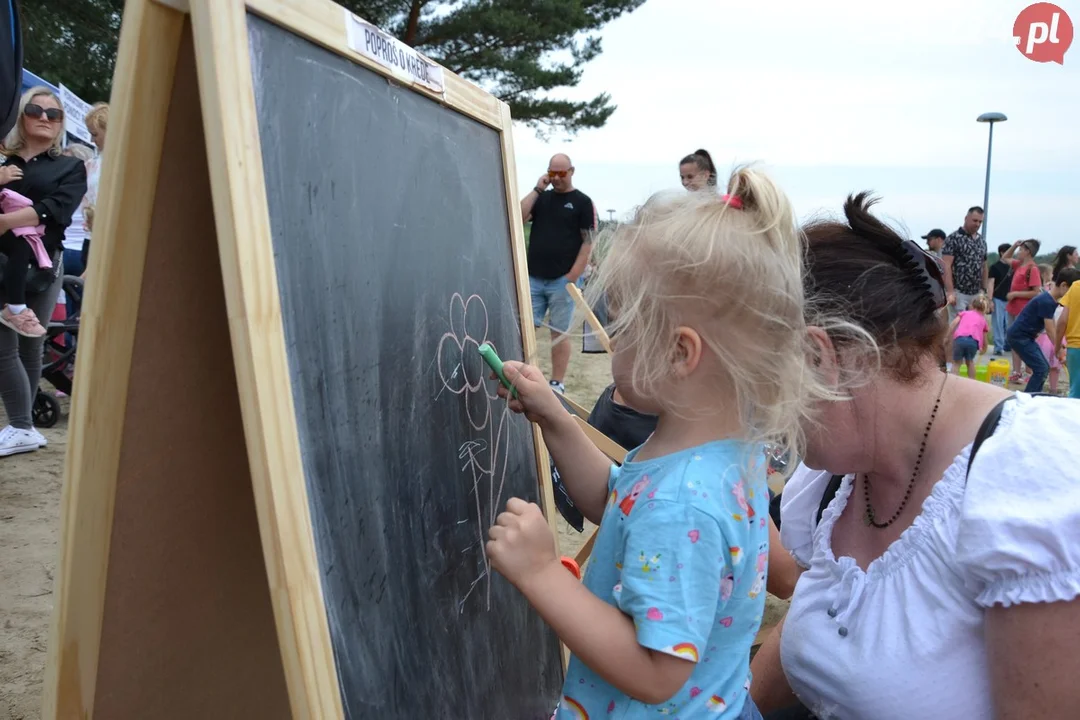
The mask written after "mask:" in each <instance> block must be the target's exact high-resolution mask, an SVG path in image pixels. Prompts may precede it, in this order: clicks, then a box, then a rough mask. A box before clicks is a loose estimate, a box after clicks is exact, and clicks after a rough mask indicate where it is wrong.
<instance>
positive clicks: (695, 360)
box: [672, 327, 702, 378]
mask: <svg viewBox="0 0 1080 720" xmlns="http://www.w3.org/2000/svg"><path fill="white" fill-rule="evenodd" d="M673 351H674V352H673V355H674V357H673V358H672V363H673V365H674V370H675V375H676V376H677V377H680V378H684V377H687V376H688V375H690V373H692V372H694V370H695V369H696V368H697V366H698V364H699V363H700V362H701V351H702V342H701V336H700V335H698V332H697V330H694V329H693V328H688V327H677V328H675V347H674V348H673Z"/></svg>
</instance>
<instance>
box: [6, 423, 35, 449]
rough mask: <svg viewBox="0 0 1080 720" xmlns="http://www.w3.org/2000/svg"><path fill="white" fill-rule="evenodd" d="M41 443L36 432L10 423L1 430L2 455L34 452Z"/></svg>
mask: <svg viewBox="0 0 1080 720" xmlns="http://www.w3.org/2000/svg"><path fill="white" fill-rule="evenodd" d="M38 447H40V445H39V444H38V439H37V437H35V435H34V433H32V432H31V431H29V430H22V429H20V428H17V427H12V426H11V425H8V426H7V427H6V428H4V429H3V430H0V457H7V456H8V455H16V454H18V453H25V452H33V451H34V450H37V449H38Z"/></svg>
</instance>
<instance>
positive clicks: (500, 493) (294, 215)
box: [248, 15, 563, 720]
mask: <svg viewBox="0 0 1080 720" xmlns="http://www.w3.org/2000/svg"><path fill="white" fill-rule="evenodd" d="M248 39H249V43H250V48H251V61H252V75H253V78H254V89H255V101H256V108H257V112H258V124H259V133H260V138H259V139H260V143H261V147H262V155H263V165H264V173H265V178H266V195H267V201H268V206H269V212H270V227H271V234H272V239H273V252H274V261H275V266H276V272H277V280H278V285H279V292H280V296H281V298H280V299H281V308H282V316H283V322H284V334H285V342H286V354H287V359H288V364H289V370H290V374H291V377H292V393H293V403H294V406H295V412H296V423H297V427H298V431H299V441H300V448H301V455H302V462H303V468H304V475H305V477H304V478H303V479H298V482H299V481H303V482H306V485H307V489H308V497H309V500H310V512H311V516H312V524H313V527H314V533H315V546H316V554H317V557H318V565H319V570H320V573H321V582H322V589H323V595H324V598H325V602H326V610H327V618H328V622H329V626H330V634H331V643H332V645H333V650H334V658H335V662H336V665H337V674H338V679H339V684H340V688H341V694H342V700H343V705H344V709H345V716H346V718H370V717H379V718H385V719H391V718H401V719H402V720H405V719H408V720H415V719H416V718H429V717H430V718H436V717H440V718H441V717H468V718H491V719H492V720H495V719H498V720H509V719H515V720H516V719H522V720H525V719H529V718H538V719H539V718H545V719H546V718H548V717H550V714H551V712H552V710H553V709H554V707H555V704H556V703H557V701H558V698H559V693H560V689H561V684H562V677H563V672H562V659H561V652H560V646H559V643H558V639H557V637H556V636H555V635H554V634H553V633H552V632H551V630H550V629H549V628H548V627H547V626H546V625H545V624H544V623H543V621H542V620H541V619H540V618H539V616H538V615H536V613H535V612H534V611H533V610H532V609H531V607H530V606H529V605H528V603H527V602H526V601H525V599H524V598H523V597H522V596H521V595H520V594H519V593H518V592H517V590H515V589H514V588H513V587H512V586H511V585H510V584H509V583H508V582H507V581H506V580H505V579H504V578H502V577H501V576H499V575H497V574H494V573H490V572H488V571H487V563H486V558H485V555H484V551H483V543H484V541H486V533H487V529H488V527H489V526H490V525H491V523H492V521H493V519H494V517H495V515H496V514H497V513H498V512H500V511H501V510H502V508H503V507H504V506H505V502H506V499H507V498H508V497H511V496H515V495H516V496H519V497H523V498H526V499H529V500H533V501H538V495H539V484H538V475H537V463H536V455H535V453H536V449H535V447H534V443H533V435H532V430H531V428H530V426H529V424H528V422H527V421H526V420H525V419H524V418H522V417H520V416H514V415H512V414H511V413H510V412H509V410H508V409H507V408H506V407H505V404H504V403H503V402H502V401H500V400H498V399H497V397H496V395H495V388H494V384H493V383H492V382H491V381H489V380H488V379H487V373H486V372H485V371H484V368H483V364H482V361H481V359H480V357H479V355H478V354H477V353H476V346H477V344H478V343H480V342H483V341H485V340H486V341H488V342H491V343H492V344H493V345H495V347H496V348H497V349H498V351H499V353H500V355H501V356H502V357H503V358H504V359H521V357H522V348H523V343H522V338H521V329H520V324H519V323H520V318H519V313H518V307H517V302H516V298H517V291H516V285H515V276H514V263H513V255H512V250H511V239H510V238H511V236H510V228H509V219H508V215H507V206H506V190H505V178H504V177H503V174H504V170H503V160H502V151H501V145H500V138H499V134H498V132H497V131H496V130H494V129H492V128H489V127H487V126H485V125H483V124H481V123H478V122H476V121H474V120H472V119H470V118H467V117H465V116H464V115H461V114H459V113H457V112H455V111H453V110H451V109H449V108H447V107H445V106H443V105H440V104H439V103H437V102H435V101H433V100H430V99H428V98H426V97H423V96H421V95H419V94H417V93H415V92H412V91H410V90H408V89H404V88H401V87H399V86H397V85H394V84H392V83H390V82H388V81H387V79H386V78H385V77H384V76H381V75H379V74H376V73H374V72H372V71H371V70H368V69H366V68H364V67H361V66H359V65H356V64H354V63H352V62H350V61H349V60H347V59H345V58H343V57H341V56H339V55H337V54H334V53H332V52H329V51H327V50H325V49H323V48H321V47H319V46H317V45H314V44H312V43H310V42H308V41H307V40H305V39H303V38H301V37H299V36H297V35H295V34H293V33H291V32H289V31H287V30H284V29H282V28H280V27H278V26H277V25H275V24H272V23H270V22H268V21H266V20H263V19H261V18H259V17H257V16H254V15H249V16H248Z"/></svg>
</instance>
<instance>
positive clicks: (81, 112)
mask: <svg viewBox="0 0 1080 720" xmlns="http://www.w3.org/2000/svg"><path fill="white" fill-rule="evenodd" d="M60 104H61V105H63V106H64V130H66V131H67V132H69V133H71V134H72V135H74V136H75V137H77V138H79V139H80V140H82V141H83V142H85V143H93V138H91V137H90V131H89V130H87V129H86V114H87V113H88V112H90V104H89V103H87V102H85V101H84V100H83V99H82V98H81V97H79V96H78V95H76V94H75V93H73V92H71V90H68V89H67V88H66V87H64V85H63V83H61V84H60Z"/></svg>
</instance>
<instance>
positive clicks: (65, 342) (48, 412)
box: [33, 275, 83, 428]
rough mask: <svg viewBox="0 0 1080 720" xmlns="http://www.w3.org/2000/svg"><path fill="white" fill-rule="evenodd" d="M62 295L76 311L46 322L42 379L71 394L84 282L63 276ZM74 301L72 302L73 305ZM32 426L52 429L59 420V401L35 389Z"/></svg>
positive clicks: (69, 276) (49, 394)
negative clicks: (57, 319) (75, 307)
mask: <svg viewBox="0 0 1080 720" xmlns="http://www.w3.org/2000/svg"><path fill="white" fill-rule="evenodd" d="M63 289H64V296H65V297H66V298H67V307H69V308H70V307H72V305H76V306H77V307H79V310H78V311H76V312H75V313H74V314H73V315H72V316H70V317H67V318H65V319H64V320H60V321H56V320H52V321H50V322H49V325H48V327H47V328H46V334H45V347H44V357H43V358H42V361H41V362H42V365H41V377H42V378H44V379H45V380H48V381H49V382H50V383H51V384H52V386H53V387H54V388H56V389H57V390H59V391H60V392H62V393H65V394H67V395H71V376H72V374H73V371H74V369H75V351H76V349H77V347H78V345H79V314H80V312H81V310H82V295H83V281H82V278H79V277H76V276H75V275H65V276H64V285H63ZM73 300H74V303H73V302H72V301H73ZM33 417H34V427H39V428H51V427H53V426H54V425H56V423H57V422H58V421H59V420H60V401H59V400H57V399H56V396H54V395H52V394H51V393H47V392H45V391H44V390H42V389H41V387H38V389H37V395H35V396H34V410H33Z"/></svg>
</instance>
